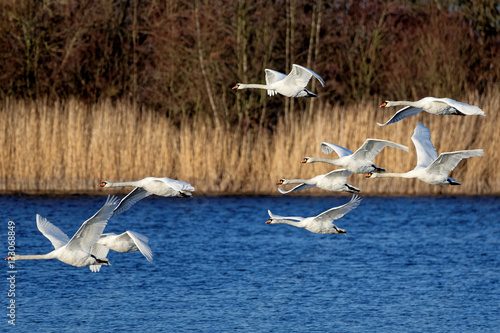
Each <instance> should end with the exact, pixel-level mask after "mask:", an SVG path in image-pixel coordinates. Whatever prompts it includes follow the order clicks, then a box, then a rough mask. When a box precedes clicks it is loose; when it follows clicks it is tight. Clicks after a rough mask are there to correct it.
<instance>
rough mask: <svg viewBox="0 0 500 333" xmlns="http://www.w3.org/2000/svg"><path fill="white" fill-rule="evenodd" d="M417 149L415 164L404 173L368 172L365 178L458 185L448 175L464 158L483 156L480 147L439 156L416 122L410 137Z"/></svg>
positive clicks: (428, 137) (423, 128)
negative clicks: (403, 179)
mask: <svg viewBox="0 0 500 333" xmlns="http://www.w3.org/2000/svg"><path fill="white" fill-rule="evenodd" d="M411 140H412V141H413V143H414V145H415V149H416V151H417V166H416V167H415V169H413V170H411V171H408V172H405V173H369V174H367V175H366V178H391V177H400V178H417V179H420V180H421V181H423V182H426V183H428V184H431V185H460V182H458V181H456V180H455V179H453V178H451V177H448V173H449V172H451V171H452V170H453V169H455V167H456V166H457V164H458V162H460V161H461V160H462V159H464V158H469V157H475V156H483V155H484V153H483V150H482V149H474V150H461V151H455V152H451V153H441V154H440V155H439V156H438V154H437V152H436V149H435V148H434V145H433V144H432V141H431V133H430V132H429V129H428V128H427V127H425V126H424V125H422V124H421V123H418V125H417V127H415V131H414V133H413V136H412V137H411Z"/></svg>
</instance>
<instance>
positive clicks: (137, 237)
mask: <svg viewBox="0 0 500 333" xmlns="http://www.w3.org/2000/svg"><path fill="white" fill-rule="evenodd" d="M124 234H126V235H127V236H128V237H129V238H130V239H131V240H132V241H133V242H134V243H135V245H136V246H137V248H138V249H139V251H141V253H142V255H143V256H144V257H146V259H147V260H148V261H149V262H150V263H153V251H151V248H150V247H149V245H148V242H149V239H148V238H147V237H146V236H144V235H141V234H139V233H137V232H134V231H130V230H127V231H126V232H125V233H124Z"/></svg>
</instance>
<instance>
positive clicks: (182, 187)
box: [158, 177, 194, 191]
mask: <svg viewBox="0 0 500 333" xmlns="http://www.w3.org/2000/svg"><path fill="white" fill-rule="evenodd" d="M158 180H159V181H162V182H163V183H165V184H166V185H168V186H170V187H171V188H173V189H174V190H177V191H194V187H193V186H192V185H191V184H189V183H188V182H185V181H182V180H177V179H171V178H167V177H164V178H159V179H158Z"/></svg>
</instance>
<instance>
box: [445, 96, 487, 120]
mask: <svg viewBox="0 0 500 333" xmlns="http://www.w3.org/2000/svg"><path fill="white" fill-rule="evenodd" d="M441 100H442V101H444V102H445V103H446V104H448V105H449V106H451V107H452V108H454V109H456V110H458V111H460V112H461V113H463V114H466V115H478V116H486V114H485V113H484V111H483V110H481V109H480V108H478V107H477V106H475V105H470V104H467V103H462V102H458V101H455V100H453V99H451V98H441Z"/></svg>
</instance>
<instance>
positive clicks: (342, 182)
mask: <svg viewBox="0 0 500 333" xmlns="http://www.w3.org/2000/svg"><path fill="white" fill-rule="evenodd" d="M351 174H352V172H350V171H347V170H345V169H338V170H333V171H330V172H329V173H327V174H324V175H319V176H316V177H313V178H311V179H280V180H279V181H278V182H277V183H276V185H287V184H299V185H297V186H295V187H294V188H292V189H291V190H288V191H285V190H282V189H281V188H278V190H279V191H280V193H282V194H287V193H290V192H295V191H300V190H305V189H308V188H312V187H319V188H321V189H323V190H327V191H332V192H350V193H358V192H361V190H360V189H359V188H356V187H354V186H352V185H349V184H347V183H346V181H347V177H349V176H350V175H351Z"/></svg>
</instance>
